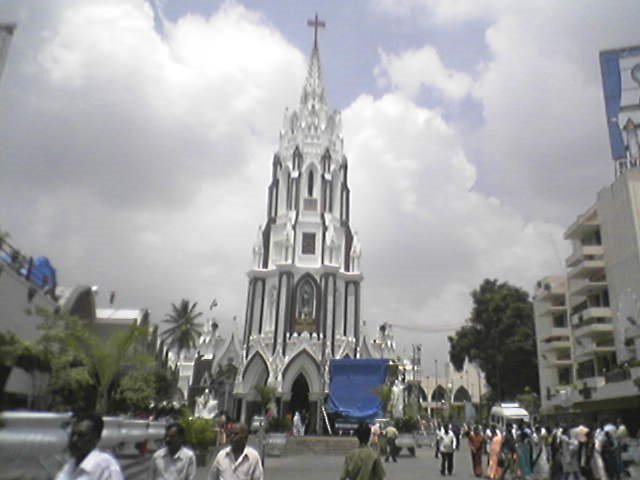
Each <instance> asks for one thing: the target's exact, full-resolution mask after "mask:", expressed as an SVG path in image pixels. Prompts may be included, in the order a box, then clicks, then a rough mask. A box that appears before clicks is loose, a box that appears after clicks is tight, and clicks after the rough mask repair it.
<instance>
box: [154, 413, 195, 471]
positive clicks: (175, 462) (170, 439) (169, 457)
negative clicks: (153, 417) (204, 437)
mask: <svg viewBox="0 0 640 480" xmlns="http://www.w3.org/2000/svg"><path fill="white" fill-rule="evenodd" d="M184 437H185V431H184V427H183V426H182V425H181V424H179V423H177V422H174V423H170V424H169V425H167V427H166V428H165V430H164V443H165V445H166V446H165V447H164V448H161V449H160V450H158V451H157V452H156V453H154V454H153V457H152V458H151V466H150V468H149V477H148V478H149V480H195V478H196V456H195V454H194V453H193V451H192V450H191V449H189V448H187V447H185V446H184Z"/></svg>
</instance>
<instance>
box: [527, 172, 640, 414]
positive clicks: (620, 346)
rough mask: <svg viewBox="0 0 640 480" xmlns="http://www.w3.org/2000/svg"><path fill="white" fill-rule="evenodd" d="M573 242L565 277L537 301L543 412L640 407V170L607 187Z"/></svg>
mask: <svg viewBox="0 0 640 480" xmlns="http://www.w3.org/2000/svg"><path fill="white" fill-rule="evenodd" d="M565 239H567V240H568V241H570V242H571V245H572V252H571V255H570V256H569V257H568V258H567V259H566V272H565V275H564V276H555V277H554V276H550V277H545V278H544V279H542V280H540V281H539V282H538V284H537V286H536V291H535V297H534V314H535V322H536V337H537V342H538V368H539V375H540V383H541V389H542V409H543V411H546V412H554V411H556V412H558V411H562V410H563V409H564V410H571V411H574V412H575V411H577V412H589V411H594V412H595V411H599V412H606V411H620V410H624V409H630V408H640V327H638V324H640V169H635V168H634V169H627V170H625V171H624V172H622V173H620V174H619V175H618V177H617V178H616V179H615V181H614V182H613V183H612V184H611V185H609V186H608V187H605V188H603V189H602V190H600V192H599V193H598V195H597V199H596V202H595V203H594V204H593V205H592V206H591V207H590V208H589V209H587V210H586V211H585V212H584V213H582V214H581V215H579V216H578V218H577V219H576V221H575V222H574V223H573V224H572V225H571V226H569V228H567V230H566V232H565Z"/></svg>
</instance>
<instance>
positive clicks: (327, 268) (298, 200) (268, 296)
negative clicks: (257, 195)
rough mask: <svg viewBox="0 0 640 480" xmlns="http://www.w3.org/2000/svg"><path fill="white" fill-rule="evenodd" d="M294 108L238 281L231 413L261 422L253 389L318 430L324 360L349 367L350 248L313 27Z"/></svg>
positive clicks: (354, 262)
mask: <svg viewBox="0 0 640 480" xmlns="http://www.w3.org/2000/svg"><path fill="white" fill-rule="evenodd" d="M309 24H310V25H311V26H314V27H315V38H314V45H313V50H312V52H311V57H310V60H309V65H308V71H307V76H306V80H305V83H304V86H303V89H302V95H301V97H300V103H299V106H298V108H297V109H295V110H293V111H289V110H286V111H285V114H284V122H283V125H282V130H281V131H280V137H279V147H278V149H277V152H276V153H275V155H274V157H273V166H272V176H271V183H270V184H269V187H268V200H267V218H266V222H265V224H264V226H261V227H259V229H258V235H257V239H256V242H255V245H254V246H253V265H252V268H251V270H250V271H249V272H248V290H247V299H246V312H245V325H244V334H243V337H242V355H241V361H240V365H239V371H238V376H237V379H236V385H235V388H234V398H235V399H236V414H237V415H238V416H239V417H240V418H241V419H242V420H244V421H249V420H250V419H251V417H252V416H253V415H256V414H262V412H263V406H262V404H261V403H260V396H259V394H258V392H257V390H256V388H255V387H256V386H264V385H268V386H271V387H273V388H274V389H275V390H276V392H277V393H276V403H277V408H278V412H277V413H278V414H279V415H285V414H289V413H290V414H293V413H294V412H295V411H304V412H306V413H307V415H308V418H309V429H310V430H311V431H314V430H319V429H320V427H321V407H322V405H323V404H324V399H325V396H326V394H327V390H328V385H329V382H328V380H329V379H328V370H329V360H330V359H333V358H344V357H350V358H357V357H359V356H361V355H362V354H364V355H365V356H368V353H367V352H368V349H366V348H365V349H363V351H361V345H362V344H363V338H362V332H361V320H360V303H361V282H362V278H363V277H362V274H361V272H360V265H359V263H360V254H361V248H360V242H359V240H358V238H357V234H355V233H354V232H353V231H352V229H351V224H350V190H349V186H348V181H347V180H348V178H347V173H348V162H347V158H346V156H345V155H344V152H343V137H342V126H341V118H340V113H339V112H338V111H329V108H328V105H327V101H326V97H325V90H324V85H323V81H322V75H321V68H320V54H319V49H318V42H317V28H318V26H323V24H322V23H321V22H318V20H317V17H316V19H315V21H310V22H309Z"/></svg>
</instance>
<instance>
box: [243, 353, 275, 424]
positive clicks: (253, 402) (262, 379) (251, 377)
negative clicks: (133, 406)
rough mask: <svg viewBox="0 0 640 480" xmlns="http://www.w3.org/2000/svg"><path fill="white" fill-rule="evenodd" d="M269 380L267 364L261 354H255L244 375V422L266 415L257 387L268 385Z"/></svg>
mask: <svg viewBox="0 0 640 480" xmlns="http://www.w3.org/2000/svg"><path fill="white" fill-rule="evenodd" d="M268 378H269V368H268V367H267V362H266V361H265V359H264V358H263V356H262V355H260V354H259V353H255V354H254V355H253V356H252V357H251V358H250V359H249V361H248V362H247V366H246V367H245V369H244V372H243V374H242V383H243V389H244V391H245V392H246V396H245V398H244V402H245V405H244V409H245V413H244V415H243V416H244V420H245V421H246V422H249V421H251V418H252V417H253V416H254V415H262V414H264V412H263V411H262V410H263V406H262V402H261V400H260V394H259V393H258V391H257V390H256V388H255V387H256V386H263V385H266V383H267V380H268Z"/></svg>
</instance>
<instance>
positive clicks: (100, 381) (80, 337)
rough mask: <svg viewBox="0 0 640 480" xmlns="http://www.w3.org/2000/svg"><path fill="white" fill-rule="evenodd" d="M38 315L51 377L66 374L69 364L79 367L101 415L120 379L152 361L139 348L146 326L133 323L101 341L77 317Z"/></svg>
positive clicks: (42, 344)
mask: <svg viewBox="0 0 640 480" xmlns="http://www.w3.org/2000/svg"><path fill="white" fill-rule="evenodd" d="M39 315H40V316H42V317H44V318H45V322H44V323H43V324H42V325H41V327H40V328H41V331H42V334H41V336H40V338H39V340H38V342H39V344H40V345H41V348H42V349H43V352H44V355H45V358H47V359H48V360H49V362H50V364H51V367H52V370H53V371H52V376H53V377H56V376H57V377H60V376H61V375H65V374H67V373H68V371H69V370H70V367H71V366H72V364H74V365H75V366H80V367H81V368H82V370H83V372H82V373H83V375H84V376H86V377H87V378H86V380H88V381H89V382H90V384H91V385H92V386H93V387H94V388H95V390H96V405H95V408H96V411H98V412H100V413H106V412H108V411H109V408H110V406H111V400H112V396H113V395H112V394H113V392H114V391H115V389H116V387H117V384H118V381H119V379H120V378H121V377H123V376H124V375H125V374H126V373H127V372H128V371H129V370H131V369H132V368H133V367H135V366H140V367H144V366H147V365H150V364H151V363H152V362H153V358H152V357H151V356H150V355H148V354H146V352H144V349H143V348H140V346H141V344H142V343H143V341H146V338H147V335H148V327H147V326H146V325H135V324H132V325H131V326H129V328H127V329H126V330H122V331H118V332H115V333H114V334H112V335H110V336H109V337H108V338H103V337H101V336H99V335H97V334H96V333H95V332H94V331H92V330H90V329H89V328H87V325H86V324H85V323H84V322H83V321H82V320H80V319H79V318H78V317H74V316H72V315H69V314H66V313H63V314H60V315H55V314H51V313H49V312H46V311H44V310H39ZM69 354H71V356H70V357H68V355H69ZM65 357H66V358H65ZM70 362H71V363H70Z"/></svg>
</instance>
